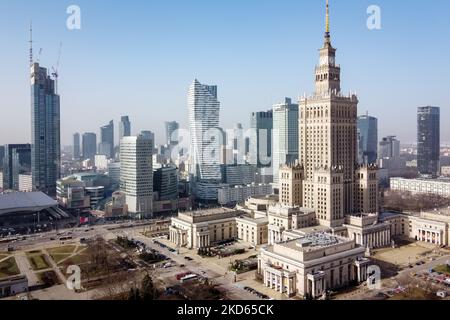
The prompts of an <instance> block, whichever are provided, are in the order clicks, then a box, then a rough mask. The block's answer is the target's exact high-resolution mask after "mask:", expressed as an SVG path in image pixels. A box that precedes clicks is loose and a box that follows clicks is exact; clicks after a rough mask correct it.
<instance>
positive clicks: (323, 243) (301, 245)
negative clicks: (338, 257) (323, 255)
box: [285, 233, 350, 251]
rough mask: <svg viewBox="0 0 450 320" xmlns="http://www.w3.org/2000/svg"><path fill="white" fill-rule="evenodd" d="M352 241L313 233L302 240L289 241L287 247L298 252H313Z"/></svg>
mask: <svg viewBox="0 0 450 320" xmlns="http://www.w3.org/2000/svg"><path fill="white" fill-rule="evenodd" d="M349 241H350V240H348V239H345V238H341V237H337V236H334V235H331V234H329V233H311V234H307V235H305V236H303V237H301V238H300V239H297V240H292V241H288V242H286V243H285V245H286V246H287V247H289V248H291V249H295V250H297V251H311V250H315V249H323V248H328V247H332V246H334V245H337V244H341V243H345V242H349Z"/></svg>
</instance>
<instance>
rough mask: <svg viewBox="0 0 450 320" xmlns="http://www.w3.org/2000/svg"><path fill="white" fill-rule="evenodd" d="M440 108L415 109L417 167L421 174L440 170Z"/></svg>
mask: <svg viewBox="0 0 450 320" xmlns="http://www.w3.org/2000/svg"><path fill="white" fill-rule="evenodd" d="M440 144H441V141H440V109H439V108H438V107H430V106H427V107H420V108H418V111H417V167H418V170H419V173H420V174H421V175H431V176H437V175H439V172H440V165H439V163H440V161H439V160H440Z"/></svg>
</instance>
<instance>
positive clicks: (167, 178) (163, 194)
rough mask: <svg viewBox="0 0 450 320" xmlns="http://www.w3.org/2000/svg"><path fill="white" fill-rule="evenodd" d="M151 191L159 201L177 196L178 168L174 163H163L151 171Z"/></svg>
mask: <svg viewBox="0 0 450 320" xmlns="http://www.w3.org/2000/svg"><path fill="white" fill-rule="evenodd" d="M153 192H158V200H159V201H167V200H175V199H177V198H178V170H177V167H176V166H174V165H164V166H162V167H161V168H159V169H157V170H155V171H154V173H153Z"/></svg>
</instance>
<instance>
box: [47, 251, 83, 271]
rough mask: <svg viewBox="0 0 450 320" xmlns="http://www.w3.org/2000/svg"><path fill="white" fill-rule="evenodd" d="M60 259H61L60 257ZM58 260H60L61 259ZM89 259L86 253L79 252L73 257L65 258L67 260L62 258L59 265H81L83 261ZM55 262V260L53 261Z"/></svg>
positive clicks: (65, 266)
mask: <svg viewBox="0 0 450 320" xmlns="http://www.w3.org/2000/svg"><path fill="white" fill-rule="evenodd" d="M61 260H62V259H61ZM61 260H60V261H61ZM89 260H90V258H89V256H88V255H87V254H83V253H81V254H77V255H75V256H73V257H70V258H69V259H67V260H64V261H63V262H62V263H61V265H62V266H63V267H64V268H67V267H68V266H72V265H77V266H79V265H82V264H85V263H89ZM55 262H56V261H55Z"/></svg>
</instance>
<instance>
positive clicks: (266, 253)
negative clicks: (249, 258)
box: [258, 233, 369, 299]
mask: <svg viewBox="0 0 450 320" xmlns="http://www.w3.org/2000/svg"><path fill="white" fill-rule="evenodd" d="M364 253H365V249H364V248H363V247H361V246H359V245H357V244H356V243H355V241H354V240H350V239H347V238H342V237H337V236H333V235H330V234H327V233H314V234H310V235H307V236H305V237H302V238H300V239H296V240H291V241H287V242H282V243H276V244H274V245H273V246H268V247H265V248H263V249H261V251H260V255H259V258H258V273H259V275H260V276H261V277H262V278H263V281H264V284H265V285H266V286H267V287H269V288H272V289H274V290H276V291H278V292H280V293H283V294H286V295H287V296H293V295H301V296H305V297H310V298H313V299H314V298H318V297H320V296H322V295H323V294H324V293H325V292H326V291H327V290H334V289H338V288H342V287H345V286H348V285H351V284H353V283H358V282H362V281H364V280H366V279H367V267H368V265H369V261H368V260H367V259H365V258H364Z"/></svg>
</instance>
